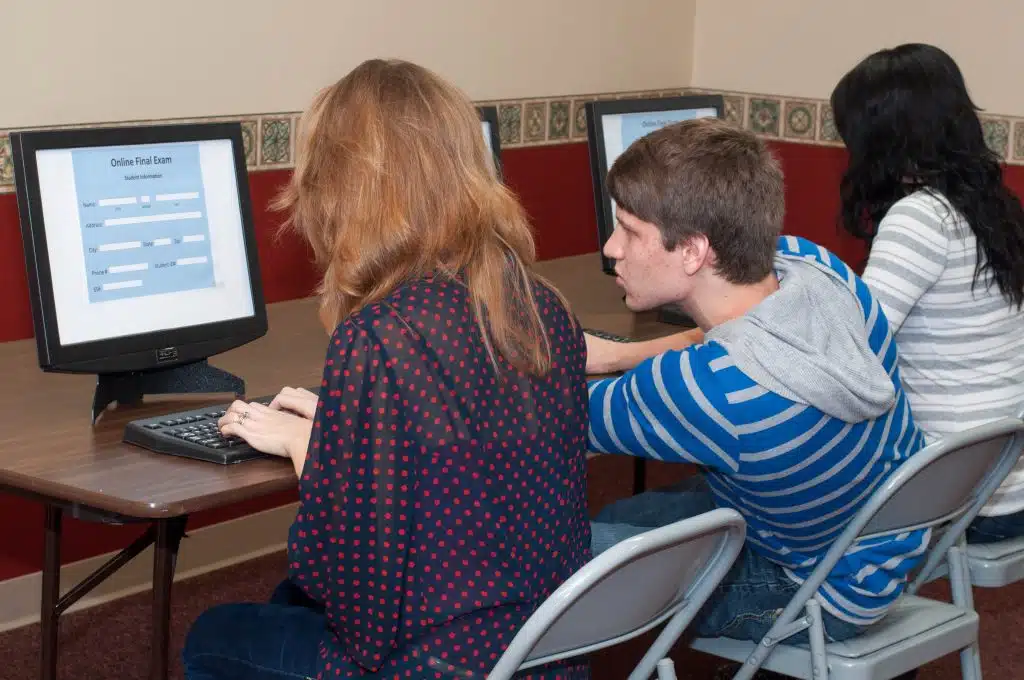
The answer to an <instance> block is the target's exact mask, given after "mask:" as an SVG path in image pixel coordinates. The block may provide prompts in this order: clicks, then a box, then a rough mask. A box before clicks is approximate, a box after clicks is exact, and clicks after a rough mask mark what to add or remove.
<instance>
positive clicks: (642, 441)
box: [587, 346, 739, 472]
mask: <svg viewBox="0 0 1024 680" xmlns="http://www.w3.org/2000/svg"><path fill="white" fill-rule="evenodd" d="M695 350H698V351H695ZM699 350H707V351H706V352H701V351H699ZM716 351H717V350H714V349H710V348H707V346H704V347H701V348H693V349H688V350H684V351H670V352H667V353H664V354H659V355H658V356H656V357H654V358H652V359H648V360H646V361H644V362H642V363H641V364H640V365H639V366H637V367H636V368H635V369H633V370H631V371H629V372H627V373H626V374H625V375H623V376H621V377H618V378H607V379H604V380H595V381H592V382H591V383H590V386H589V387H590V404H589V408H590V421H589V422H590V424H589V429H588V433H587V434H588V440H589V441H588V444H589V446H590V448H591V449H592V450H594V451H599V452H603V453H619V454H627V455H631V456H641V457H647V458H656V459H659V460H666V461H673V462H690V463H697V464H699V465H703V466H706V467H711V468H714V469H717V470H721V471H724V472H735V471H736V470H737V469H738V466H739V439H738V435H737V434H736V429H735V427H734V426H733V424H732V422H730V420H729V419H728V417H727V416H726V415H725V414H724V413H723V411H724V410H726V409H727V408H728V404H727V403H726V397H725V393H724V391H723V389H722V386H721V384H720V381H719V380H718V378H717V377H716V376H715V374H714V372H713V371H712V370H711V369H710V367H709V365H708V362H707V359H708V358H709V357H710V354H712V353H714V352H716ZM702 354H707V355H708V356H707V357H706V356H702Z"/></svg>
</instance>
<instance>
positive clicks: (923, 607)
mask: <svg viewBox="0 0 1024 680" xmlns="http://www.w3.org/2000/svg"><path fill="white" fill-rule="evenodd" d="M977 636H978V615H977V613H975V612H973V611H965V610H963V609H960V608H959V607H957V606H955V605H952V604H949V603H947V602H940V601H937V600H930V599H927V598H923V597H915V596H910V595H907V596H904V597H902V598H900V599H899V600H898V601H897V602H896V604H894V605H893V607H892V609H890V610H889V613H888V614H887V615H886V617H885V618H884V619H882V620H881V621H880V622H878V623H876V624H875V625H874V626H871V627H870V628H869V629H868V630H867V631H865V632H864V633H862V634H861V635H858V636H857V637H855V638H853V639H850V640H847V641H845V642H833V643H830V644H828V645H826V650H827V652H828V664H829V677H830V678H834V679H835V680H879V679H880V678H892V677H895V676H897V675H900V674H901V673H906V672H908V671H911V670H913V669H915V668H918V667H919V666H923V665H924V664H926V663H928V662H930V661H933V660H935V659H937V658H939V657H942V656H945V655H946V654H952V653H954V652H956V651H958V650H960V649H962V648H964V647H966V646H967V645H969V644H971V643H972V642H973V641H974V640H976V639H977ZM894 641H895V642H894ZM691 646H692V647H693V648H694V649H696V650H698V651H701V652H707V653H709V654H714V655H715V656H720V657H724V658H727V659H732V660H733V661H740V662H742V661H745V660H746V659H747V657H748V656H749V655H750V653H751V652H752V651H753V650H754V643H752V642H744V641H740V640H731V639H729V638H698V639H696V640H694V641H693V643H692V645H691ZM762 667H763V668H765V669H767V670H771V671H774V672H776V673H782V674H783V675H788V676H790V677H795V678H806V679H808V680H809V679H810V678H811V659H810V650H809V648H808V647H807V645H792V646H791V645H779V646H778V647H777V648H776V649H775V651H774V652H773V653H772V654H771V655H770V656H769V657H768V659H767V660H766V661H765V663H764V665H763V666H762Z"/></svg>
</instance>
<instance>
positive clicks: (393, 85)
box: [275, 59, 565, 375]
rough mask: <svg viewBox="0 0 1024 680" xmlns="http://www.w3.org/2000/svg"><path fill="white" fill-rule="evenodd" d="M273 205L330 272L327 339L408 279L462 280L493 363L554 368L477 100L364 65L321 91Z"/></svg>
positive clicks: (526, 228)
mask: <svg viewBox="0 0 1024 680" xmlns="http://www.w3.org/2000/svg"><path fill="white" fill-rule="evenodd" d="M275 207H276V208H278V209H281V210H286V211H287V212H288V213H289V217H288V219H287V221H286V223H285V226H286V227H290V228H294V229H296V230H297V231H298V232H299V233H301V234H302V235H303V236H304V237H305V238H306V240H307V241H308V242H309V243H310V245H311V247H312V250H313V253H314V255H315V257H316V261H317V264H318V265H319V266H320V268H321V269H322V271H323V279H322V281H321V284H320V289H319V293H320V296H321V318H322V319H323V321H324V323H325V325H326V326H328V327H329V330H330V329H333V328H334V326H335V325H336V324H337V323H339V322H340V321H341V320H342V319H344V318H345V317H346V316H348V315H350V314H352V313H353V312H355V311H357V310H359V309H360V308H361V307H363V306H365V305H367V304H371V303H373V302H377V301H380V300H383V299H384V298H386V297H387V296H388V295H389V294H391V293H392V292H393V291H394V290H395V289H396V288H398V287H399V286H400V285H401V284H402V283H403V282H406V281H410V280H414V279H417V278H421V277H423V276H425V275H427V274H430V273H434V274H435V275H440V276H445V277H450V278H453V279H454V278H457V277H460V276H461V278H462V280H463V282H464V283H465V286H466V288H467V289H468V291H469V297H470V300H471V302H472V306H473V310H474V313H475V317H476V321H477V323H478V324H479V326H480V329H481V332H482V334H483V338H484V342H485V345H486V347H487V351H488V353H489V354H490V357H491V360H492V362H494V364H495V366H497V356H496V354H500V355H501V356H502V357H504V358H505V360H506V361H508V362H509V363H510V364H512V365H513V366H514V367H516V368H518V369H520V370H523V371H526V372H528V373H531V374H534V375H542V374H544V373H546V372H547V371H548V369H549V368H550V363H551V349H550V345H549V343H548V338H547V333H546V332H545V329H544V325H543V321H542V319H541V315H540V311H539V309H538V307H537V302H536V300H535V299H534V294H533V282H534V281H538V280H539V277H538V276H537V275H536V273H534V272H533V271H532V270H531V269H532V265H533V264H534V262H535V259H536V253H535V248H534V242H533V235H532V233H531V229H530V225H529V222H528V220H527V217H526V214H525V211H524V210H523V208H522V206H521V205H520V204H519V202H518V201H517V200H516V198H515V197H514V196H513V195H512V193H511V192H510V191H508V189H506V188H505V186H504V185H503V184H502V183H501V181H499V179H498V177H497V174H496V172H495V168H494V162H493V158H492V157H491V155H490V151H489V150H488V148H487V145H486V144H485V142H484V138H483V133H482V129H481V125H480V120H479V117H478V115H477V113H476V109H475V107H474V106H473V104H472V103H471V102H470V101H469V99H468V98H467V97H466V96H465V95H464V94H462V92H460V91H459V90H458V89H457V88H455V87H454V86H452V85H450V84H448V83H447V82H445V81H444V80H443V79H441V78H440V77H439V76H437V75H436V74H434V73H433V72H431V71H429V70H428V69H425V68H423V67H421V66H417V65H415V64H411V63H408V62H404V61H395V60H387V61H385V60H379V59H375V60H370V61H366V62H364V63H362V64H361V65H359V66H358V67H357V68H356V69H355V70H353V71H352V72H351V73H349V74H348V75H346V76H345V77H344V78H342V79H341V80H340V81H338V82H337V83H335V84H334V85H332V86H331V87H328V88H326V89H325V90H323V91H321V92H320V93H319V94H318V95H317V97H316V98H315V99H314V101H313V103H312V106H311V107H310V109H309V110H308V111H307V112H306V113H305V115H304V116H303V118H302V121H301V123H300V129H299V138H298V147H297V151H296V163H295V172H294V174H293V175H292V178H291V180H290V182H289V183H288V184H287V185H286V186H285V188H284V189H283V191H282V192H281V194H280V196H279V197H278V198H277V200H276V201H275ZM556 295H557V292H556ZM564 302H565V301H564V300H562V303H563V304H564Z"/></svg>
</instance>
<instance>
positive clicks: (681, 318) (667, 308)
mask: <svg viewBox="0 0 1024 680" xmlns="http://www.w3.org/2000/svg"><path fill="white" fill-rule="evenodd" d="M658 321H659V322H660V323H667V324H671V325H673V326H682V327H683V328H696V327H697V324H696V323H695V322H694V320H693V319H691V318H690V317H689V315H687V314H686V313H685V312H683V310H681V309H679V307H677V306H675V305H663V306H661V307H658Z"/></svg>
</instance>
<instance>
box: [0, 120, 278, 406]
mask: <svg viewBox="0 0 1024 680" xmlns="http://www.w3.org/2000/svg"><path fill="white" fill-rule="evenodd" d="M11 146H12V151H13V160H14V170H15V187H16V191H17V199H18V210H19V217H20V221H21V230H22V239H23V242H24V250H25V263H26V269H27V273H28V281H29V289H30V296H31V303H32V317H33V322H34V326H35V336H36V346H37V349H38V356H39V365H40V367H41V368H42V369H43V370H45V371H54V372H72V373H95V374H97V375H98V376H99V379H98V382H97V390H96V395H95V399H94V402H93V418H94V420H95V418H96V417H98V415H99V413H100V412H101V411H102V410H104V409H105V408H106V406H107V405H109V404H110V403H112V402H114V401H117V402H125V401H128V402H137V401H139V400H141V398H142V395H143V394H157V393H170V392H227V391H232V392H235V393H237V394H244V383H243V382H242V381H241V380H240V379H238V378H237V377H235V376H232V375H230V374H228V373H225V372H223V371H220V370H219V369H216V368H213V367H212V366H210V365H209V364H208V363H207V362H206V359H207V358H208V357H210V356H213V355H215V354H218V353H220V352H224V351H226V350H228V349H231V348H234V347H238V346H240V345H243V344H245V343H248V342H250V341H252V340H254V339H256V338H259V337H260V336H262V335H264V334H265V333H266V331H267V316H266V308H265V306H264V299H263V289H262V284H261V281H260V272H259V260H258V257H257V249H256V240H255V234H254V230H253V217H252V207H251V202H250V197H249V185H248V175H247V172H246V166H245V152H244V148H243V144H242V130H241V125H240V124H239V123H210V124H182V125H157V126H139V127H118V128H92V129H70V130H42V131H26V132H16V133H12V134H11Z"/></svg>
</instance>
